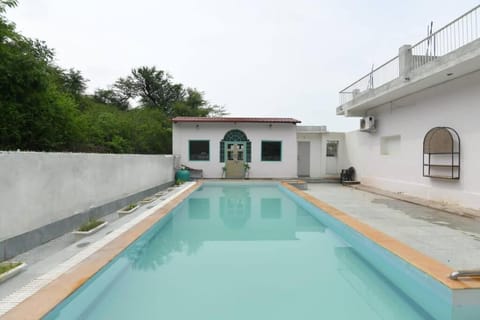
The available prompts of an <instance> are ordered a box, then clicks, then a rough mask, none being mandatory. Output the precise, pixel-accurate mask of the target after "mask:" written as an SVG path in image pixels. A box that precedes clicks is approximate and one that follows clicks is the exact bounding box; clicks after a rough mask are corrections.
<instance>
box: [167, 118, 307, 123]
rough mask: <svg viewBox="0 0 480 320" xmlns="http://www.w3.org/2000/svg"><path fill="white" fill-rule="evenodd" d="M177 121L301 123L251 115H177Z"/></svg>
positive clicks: (287, 119)
mask: <svg viewBox="0 0 480 320" xmlns="http://www.w3.org/2000/svg"><path fill="white" fill-rule="evenodd" d="M172 121H173V122H174V123H177V122H253V123H301V121H300V120H297V119H293V118H250V117H175V118H173V119H172Z"/></svg>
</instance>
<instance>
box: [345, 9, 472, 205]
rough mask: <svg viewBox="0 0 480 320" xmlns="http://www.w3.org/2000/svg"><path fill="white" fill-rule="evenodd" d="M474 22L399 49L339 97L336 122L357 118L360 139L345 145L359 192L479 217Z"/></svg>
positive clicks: (462, 21)
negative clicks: (437, 204) (384, 193)
mask: <svg viewBox="0 0 480 320" xmlns="http://www.w3.org/2000/svg"><path fill="white" fill-rule="evenodd" d="M479 15H480V9H479V7H478V6H477V7H476V8H474V9H472V10H471V11H469V12H468V13H466V14H465V15H463V16H462V17H460V18H458V19H457V20H455V21H453V22H452V23H450V24H448V25H447V26H446V27H444V28H441V29H439V30H438V31H436V32H434V33H432V34H431V35H430V36H429V37H427V38H425V39H424V40H422V41H420V42H418V43H417V44H416V45H414V46H410V45H405V46H402V47H401V48H400V50H399V54H398V56H396V57H394V58H393V59H391V60H389V61H388V62H387V63H385V64H383V65H382V66H381V67H379V68H377V69H375V70H373V71H372V72H370V73H368V74H367V75H366V76H364V77H363V78H361V79H359V80H357V81H355V82H354V83H353V84H352V85H350V86H348V87H347V88H345V89H344V90H342V91H341V92H340V100H341V105H340V106H339V107H338V108H337V114H338V115H344V116H346V117H364V118H363V128H364V129H365V130H364V132H360V131H356V132H351V133H348V134H346V137H345V142H346V152H347V157H348V160H349V164H351V165H352V166H354V167H355V168H356V171H357V178H358V179H359V180H360V181H361V183H362V184H365V185H370V186H373V187H377V188H381V189H385V190H389V191H393V192H401V193H405V194H408V195H413V196H417V197H421V198H425V199H429V200H435V201H442V202H447V203H450V204H457V205H460V206H464V207H469V208H474V209H480V126H479V120H480V107H479V103H480V39H478V38H479V35H480V25H478V24H477V23H476V21H477V19H478V18H479V17H478V16H479ZM432 129H433V130H434V131H430V130H432ZM452 129H453V130H452ZM429 132H430V134H429V135H427V134H428V133H429Z"/></svg>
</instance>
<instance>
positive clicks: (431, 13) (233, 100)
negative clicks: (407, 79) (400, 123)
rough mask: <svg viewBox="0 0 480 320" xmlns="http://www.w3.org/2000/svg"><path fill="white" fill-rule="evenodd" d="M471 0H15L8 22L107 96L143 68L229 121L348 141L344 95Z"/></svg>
mask: <svg viewBox="0 0 480 320" xmlns="http://www.w3.org/2000/svg"><path fill="white" fill-rule="evenodd" d="M477 4H478V2H477V1H473V0H450V1H445V0H417V1H415V0H402V1H398V0H395V1H392V0H370V1H366V0H364V1H353V0H344V1H334V0H330V1H326V0H290V1H286V0H170V1H163V0H136V1H124V0H82V1H73V0H20V3H19V6H18V7H17V8H15V9H10V10H9V11H8V12H7V17H8V18H9V19H10V20H12V21H13V22H15V23H16V24H17V29H18V30H19V31H20V32H21V33H23V34H24V35H26V36H29V37H32V38H38V39H41V40H45V41H46V42H47V44H48V46H49V47H51V48H54V49H55V52H56V57H57V62H58V64H59V65H60V66H61V67H63V68H71V67H73V68H75V69H78V70H80V71H82V74H83V75H84V76H85V77H86V78H87V79H89V80H90V82H89V92H93V91H94V90H95V89H97V88H106V87H107V86H108V85H110V84H112V83H113V82H114V81H115V80H116V79H118V78H119V77H124V76H126V75H128V74H129V72H130V70H131V69H132V68H134V67H139V66H144V65H147V66H153V65H155V66H156V67H157V68H159V69H162V70H165V71H167V72H169V73H170V74H171V75H172V76H173V77H174V81H177V82H181V83H183V84H184V85H186V86H189V87H194V88H197V89H198V90H200V91H204V92H205V94H206V98H207V100H209V101H210V102H211V103H214V104H219V105H223V106H225V107H226V109H227V110H228V112H229V113H230V116H278V117H293V118H297V119H299V120H301V121H302V124H303V125H327V127H328V129H329V130H330V131H349V130H353V129H356V128H357V127H358V119H355V118H354V119H347V118H344V117H340V116H336V115H335V108H336V107H337V106H338V91H340V90H341V89H343V88H344V87H346V86H347V85H349V84H350V83H352V82H353V81H355V80H357V79H358V78H360V77H361V76H363V75H365V74H366V73H368V71H369V70H370V68H371V65H372V63H373V64H375V65H376V66H378V65H380V64H382V63H383V62H385V61H387V60H388V59H390V58H392V57H394V56H395V55H397V53H398V48H399V47H400V46H401V45H403V44H414V43H416V42H418V41H419V40H421V39H422V38H424V37H425V36H426V33H427V31H426V30H427V24H428V23H429V22H430V21H431V20H433V21H434V30H436V29H438V28H440V27H442V26H443V25H445V24H446V23H448V22H450V21H451V20H453V19H455V18H456V17H458V16H460V15H461V14H463V13H464V12H466V11H468V10H470V9H471V8H473V7H474V6H475V5H477Z"/></svg>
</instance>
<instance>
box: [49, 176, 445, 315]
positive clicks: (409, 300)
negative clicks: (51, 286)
mask: <svg viewBox="0 0 480 320" xmlns="http://www.w3.org/2000/svg"><path fill="white" fill-rule="evenodd" d="M321 221H322V222H321ZM342 228H345V226H342V225H341V224H339V223H338V222H335V221H334V220H332V219H331V218H329V217H328V216H327V215H325V214H324V213H322V212H321V210H319V209H316V208H314V207H312V206H311V205H309V204H307V203H306V202H305V201H304V200H302V199H299V198H297V197H295V196H293V195H292V194H291V193H290V192H289V191H288V190H286V189H284V188H283V187H281V186H279V185H276V184H252V185H245V184H241V183H233V184H215V183H211V184H209V183H206V184H205V185H204V186H202V187H201V188H200V189H199V190H197V191H195V192H194V193H193V194H192V195H191V196H190V197H189V198H188V199H186V200H185V201H184V202H183V203H182V204H181V205H179V206H178V207H177V208H176V209H175V210H173V211H172V212H171V213H170V214H169V215H168V216H167V217H166V218H165V219H163V220H162V221H160V222H159V223H158V224H156V225H155V226H154V227H153V228H152V229H151V230H149V231H148V232H147V233H145V234H144V235H143V236H142V237H141V238H140V239H139V240H138V241H136V242H134V243H133V244H132V245H131V246H129V247H128V248H127V249H126V250H124V251H123V252H122V253H121V254H120V255H119V256H118V257H117V258H116V259H115V260H114V261H112V262H111V263H110V264H108V265H107V266H106V267H105V268H103V269H102V270H101V271H100V272H99V273H97V274H96V275H95V276H94V277H93V278H92V279H90V280H89V281H88V282H87V283H86V284H85V285H83V286H82V287H81V288H80V289H79V290H77V291H76V292H75V293H74V294H73V295H71V296H70V297H69V298H67V299H66V300H65V301H64V302H63V303H61V304H60V305H59V306H57V307H56V308H55V309H54V310H52V312H50V313H49V314H48V315H47V316H46V317H45V319H188V320H191V319H199V320H203V319H209V320H214V319H222V320H225V319H231V320H234V319H239V320H240V319H241V320H245V319H275V320H281V319H303V320H307V319H367V320H375V319H401V320H406V319H440V318H442V319H443V318H444V317H443V315H444V314H445V313H446V312H448V311H447V310H448V309H449V307H448V305H447V306H445V301H444V299H446V297H444V295H447V293H444V292H446V291H445V290H443V289H442V288H439V287H437V286H438V285H437V284H435V282H433V281H432V280H430V279H423V280H422V281H423V282H425V285H423V286H424V287H425V289H418V287H419V286H420V285H421V284H419V280H418V279H417V277H418V276H420V277H424V275H422V274H421V273H420V274H419V275H417V273H418V271H414V270H411V269H409V268H410V267H408V266H407V267H406V266H405V265H402V264H400V265H399V268H402V269H404V270H406V273H407V276H408V275H409V276H411V277H410V279H409V278H407V276H405V275H402V274H397V272H396V271H395V270H393V271H391V270H392V268H391V267H390V265H389V264H390V263H396V264H397V265H398V263H397V262H391V261H390V260H391V259H392V257H391V256H390V254H387V253H380V254H377V253H375V250H377V249H372V248H373V244H371V243H368V242H365V243H364V244H361V242H362V241H367V240H365V239H362V240H358V239H353V238H351V237H359V235H358V234H355V233H354V232H352V231H351V230H350V231H348V230H347V231H345V230H343V229H342ZM344 232H347V233H348V232H349V234H350V236H347V237H341V236H339V234H343V233H344ZM349 237H350V239H349ZM351 241H353V242H355V245H352V243H351ZM359 243H360V244H359ZM356 246H357V247H356ZM359 246H360V247H359ZM370 249H371V250H370ZM364 250H366V251H365V252H368V254H366V255H365V254H363V252H364ZM370 254H372V255H375V256H373V257H372V258H371V260H370V262H367V259H370V257H369V255H370ZM374 265H375V266H374ZM377 265H378V266H377ZM382 269H385V270H390V271H391V272H394V274H393V278H392V277H391V275H389V274H388V272H383V271H382ZM416 272H417V273H416ZM411 279H413V280H411ZM415 286H416V287H415ZM410 287H411V288H413V291H414V292H417V293H415V294H418V295H420V294H422V295H426V296H425V297H423V296H422V297H420V296H412V295H410V294H409V293H410V291H411V290H410V289H411V288H410ZM439 290H440V291H439ZM442 290H443V291H442ZM422 291H425V292H424V293H423V292H422ZM431 292H435V293H434V294H433V296H432V294H431ZM447 298H448V297H447ZM447 304H448V303H447ZM432 310H433V311H432ZM432 312H433V313H432ZM435 313H436V314H435ZM447 318H451V314H446V315H445V319H447Z"/></svg>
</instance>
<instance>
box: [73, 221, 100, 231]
mask: <svg viewBox="0 0 480 320" xmlns="http://www.w3.org/2000/svg"><path fill="white" fill-rule="evenodd" d="M102 223H103V221H102V220H97V219H90V220H88V221H87V222H85V223H84V224H82V225H81V226H80V228H78V231H84V232H85V231H90V230H92V229H94V228H96V227H98V226H99V225H101V224H102Z"/></svg>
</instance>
